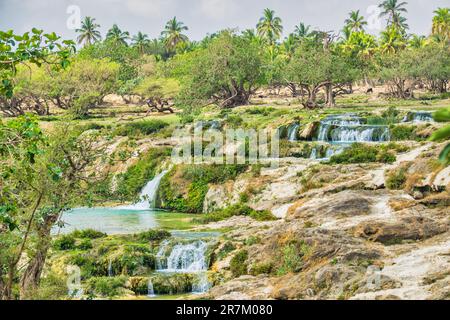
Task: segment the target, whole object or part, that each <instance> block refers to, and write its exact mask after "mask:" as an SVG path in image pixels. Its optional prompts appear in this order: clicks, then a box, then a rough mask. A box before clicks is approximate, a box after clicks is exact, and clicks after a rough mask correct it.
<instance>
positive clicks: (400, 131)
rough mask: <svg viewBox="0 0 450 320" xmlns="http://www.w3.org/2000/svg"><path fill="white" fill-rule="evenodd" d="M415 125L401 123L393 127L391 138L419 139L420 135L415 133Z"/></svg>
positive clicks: (394, 139) (397, 139) (399, 139)
mask: <svg viewBox="0 0 450 320" xmlns="http://www.w3.org/2000/svg"><path fill="white" fill-rule="evenodd" d="M415 130H416V129H415V127H414V126H406V125H399V126H394V127H392V128H391V140H393V141H402V140H419V137H418V136H417V135H416V133H415Z"/></svg>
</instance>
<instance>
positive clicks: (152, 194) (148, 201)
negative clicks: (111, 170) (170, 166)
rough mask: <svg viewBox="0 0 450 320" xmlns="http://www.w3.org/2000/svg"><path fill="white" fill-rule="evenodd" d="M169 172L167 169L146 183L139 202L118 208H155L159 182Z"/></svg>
mask: <svg viewBox="0 0 450 320" xmlns="http://www.w3.org/2000/svg"><path fill="white" fill-rule="evenodd" d="M167 172H168V171H167V170H164V171H163V172H161V173H160V174H158V175H157V176H156V177H154V178H153V179H152V180H151V181H149V182H148V183H147V184H146V185H145V187H144V188H143V189H142V191H141V194H140V195H139V199H140V201H139V202H138V203H136V204H134V205H131V206H121V207H118V208H117V209H127V210H149V209H153V208H155V202H156V195H157V193H158V188H159V184H160V183H161V179H162V178H163V177H164V175H165V174H166V173H167Z"/></svg>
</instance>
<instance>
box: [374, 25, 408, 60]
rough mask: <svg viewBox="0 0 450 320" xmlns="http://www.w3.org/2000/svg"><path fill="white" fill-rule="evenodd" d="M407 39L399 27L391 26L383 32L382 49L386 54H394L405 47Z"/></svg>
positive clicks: (381, 38)
mask: <svg viewBox="0 0 450 320" xmlns="http://www.w3.org/2000/svg"><path fill="white" fill-rule="evenodd" d="M405 46H406V39H405V35H404V33H403V32H401V31H400V30H399V29H398V28H397V27H395V26H390V27H388V28H387V29H386V30H384V31H382V32H381V37H380V49H381V52H383V53H386V54H393V53H396V52H398V51H399V50H401V49H403V48H405Z"/></svg>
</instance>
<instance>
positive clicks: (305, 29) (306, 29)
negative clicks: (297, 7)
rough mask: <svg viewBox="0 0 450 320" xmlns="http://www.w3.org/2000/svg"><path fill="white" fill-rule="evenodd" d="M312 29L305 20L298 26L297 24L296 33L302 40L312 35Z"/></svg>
mask: <svg viewBox="0 0 450 320" xmlns="http://www.w3.org/2000/svg"><path fill="white" fill-rule="evenodd" d="M310 29H311V26H307V25H305V24H304V23H303V22H300V24H299V25H298V26H295V30H294V34H295V35H296V36H297V37H298V39H300V40H302V39H305V38H308V37H310V36H311V32H310Z"/></svg>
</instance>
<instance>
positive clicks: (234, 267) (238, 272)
mask: <svg viewBox="0 0 450 320" xmlns="http://www.w3.org/2000/svg"><path fill="white" fill-rule="evenodd" d="M247 258H248V252H247V250H240V251H238V252H237V253H236V254H235V255H234V256H233V258H232V259H231V261H230V270H231V273H232V274H233V276H234V277H240V276H242V275H245V274H247Z"/></svg>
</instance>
